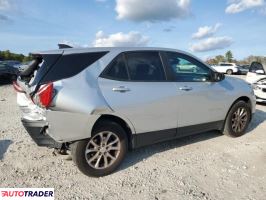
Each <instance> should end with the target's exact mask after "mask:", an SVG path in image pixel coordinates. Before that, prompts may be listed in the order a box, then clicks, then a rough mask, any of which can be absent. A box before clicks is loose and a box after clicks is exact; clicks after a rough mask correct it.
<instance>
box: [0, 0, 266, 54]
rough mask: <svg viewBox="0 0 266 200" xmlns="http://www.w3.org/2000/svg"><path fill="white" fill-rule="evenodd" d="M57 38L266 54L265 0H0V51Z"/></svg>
mask: <svg viewBox="0 0 266 200" xmlns="http://www.w3.org/2000/svg"><path fill="white" fill-rule="evenodd" d="M58 43H68V44H71V45H73V46H79V47H92V46H94V47H101V46H151V47H168V48H175V49H180V50H183V51H187V52H190V53H192V54H194V55H196V56H198V57H200V58H202V59H207V58H211V57H213V56H215V55H219V54H222V55H224V54H225V52H226V51H228V50H231V51H232V52H233V55H234V57H235V58H236V59H243V58H245V57H247V56H249V55H260V56H266V0H216V1H214V0H0V50H7V49H9V50H11V51H12V52H16V53H23V54H28V53H29V52H34V51H39V50H49V49H56V48H57V44H58Z"/></svg>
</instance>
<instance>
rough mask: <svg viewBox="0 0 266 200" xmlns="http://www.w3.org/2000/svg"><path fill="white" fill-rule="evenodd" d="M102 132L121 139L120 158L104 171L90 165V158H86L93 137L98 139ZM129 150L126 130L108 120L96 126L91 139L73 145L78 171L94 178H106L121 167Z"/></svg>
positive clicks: (72, 149) (72, 153)
mask: <svg viewBox="0 0 266 200" xmlns="http://www.w3.org/2000/svg"><path fill="white" fill-rule="evenodd" d="M101 132H112V133H113V134H115V135H116V136H117V137H118V138H119V141H120V145H119V147H120V152H119V153H118V156H117V157H116V159H113V163H112V164H110V166H108V167H106V168H103V169H96V168H94V167H92V166H91V165H90V164H89V161H88V160H89V158H88V157H86V156H89V154H88V155H85V151H86V149H87V146H88V145H89V142H90V141H91V140H92V139H93V137H94V136H95V137H97V134H100V133H101ZM127 150H128V139H127V135H126V132H125V130H124V129H123V128H122V127H121V126H120V125H119V124H117V123H115V122H112V121H107V120H104V121H101V122H100V123H98V124H97V125H96V127H95V128H94V130H93V133H92V137H91V138H89V139H86V140H81V141H77V142H75V143H73V144H72V145H71V155H72V158H73V161H74V163H75V164H76V165H77V167H78V169H79V170H80V171H81V172H82V173H83V174H85V175H87V176H94V177H100V176H106V175H108V174H111V173H112V172H114V171H115V170H116V169H117V168H118V167H119V165H120V164H121V163H122V161H123V159H124V157H125V155H126V153H127ZM97 152H100V151H97ZM95 154H96V153H95ZM101 154H105V153H101ZM102 156H103V155H102ZM92 157H93V156H92ZM90 158H91V157H90ZM96 159H97V158H96Z"/></svg>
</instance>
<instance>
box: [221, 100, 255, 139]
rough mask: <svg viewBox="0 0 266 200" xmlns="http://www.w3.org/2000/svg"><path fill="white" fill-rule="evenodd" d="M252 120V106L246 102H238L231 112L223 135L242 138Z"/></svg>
mask: <svg viewBox="0 0 266 200" xmlns="http://www.w3.org/2000/svg"><path fill="white" fill-rule="evenodd" d="M250 119H251V108H250V105H249V104H248V103H246V102H244V101H238V102H236V103H235V104H234V105H233V106H232V108H231V110H230V111H229V113H228V115H227V118H226V122H225V126H224V131H223V133H224V134H225V135H228V136H231V137H239V136H242V135H243V134H244V133H245V131H246V129H247V127H248V124H249V122H250Z"/></svg>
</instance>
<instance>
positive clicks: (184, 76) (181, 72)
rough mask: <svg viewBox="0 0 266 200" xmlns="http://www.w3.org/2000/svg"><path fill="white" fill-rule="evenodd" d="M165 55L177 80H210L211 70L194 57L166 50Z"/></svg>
mask: <svg viewBox="0 0 266 200" xmlns="http://www.w3.org/2000/svg"><path fill="white" fill-rule="evenodd" d="M165 55H166V61H167V64H168V66H169V67H170V68H171V72H172V74H173V78H174V80H175V81H179V82H205V81H210V79H211V76H210V73H211V70H210V69H209V68H208V67H207V66H205V65H204V64H202V63H200V62H199V61H197V60H195V59H194V58H191V57H189V56H187V55H183V54H179V53H175V52H166V53H165Z"/></svg>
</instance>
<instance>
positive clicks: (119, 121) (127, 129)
mask: <svg viewBox="0 0 266 200" xmlns="http://www.w3.org/2000/svg"><path fill="white" fill-rule="evenodd" d="M103 120H109V121H113V122H116V123H117V124H119V125H120V126H121V127H122V128H123V129H124V130H125V132H126V134H127V139H128V144H129V148H130V149H131V148H133V147H134V137H133V134H135V129H134V127H133V125H132V124H131V122H130V121H129V120H125V119H123V118H121V117H119V116H116V115H112V114H102V115H101V116H100V117H99V118H98V119H97V120H96V122H95V123H94V125H93V127H92V129H91V130H92V132H93V131H94V129H95V127H96V126H97V124H99V123H100V122H101V121H103Z"/></svg>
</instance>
